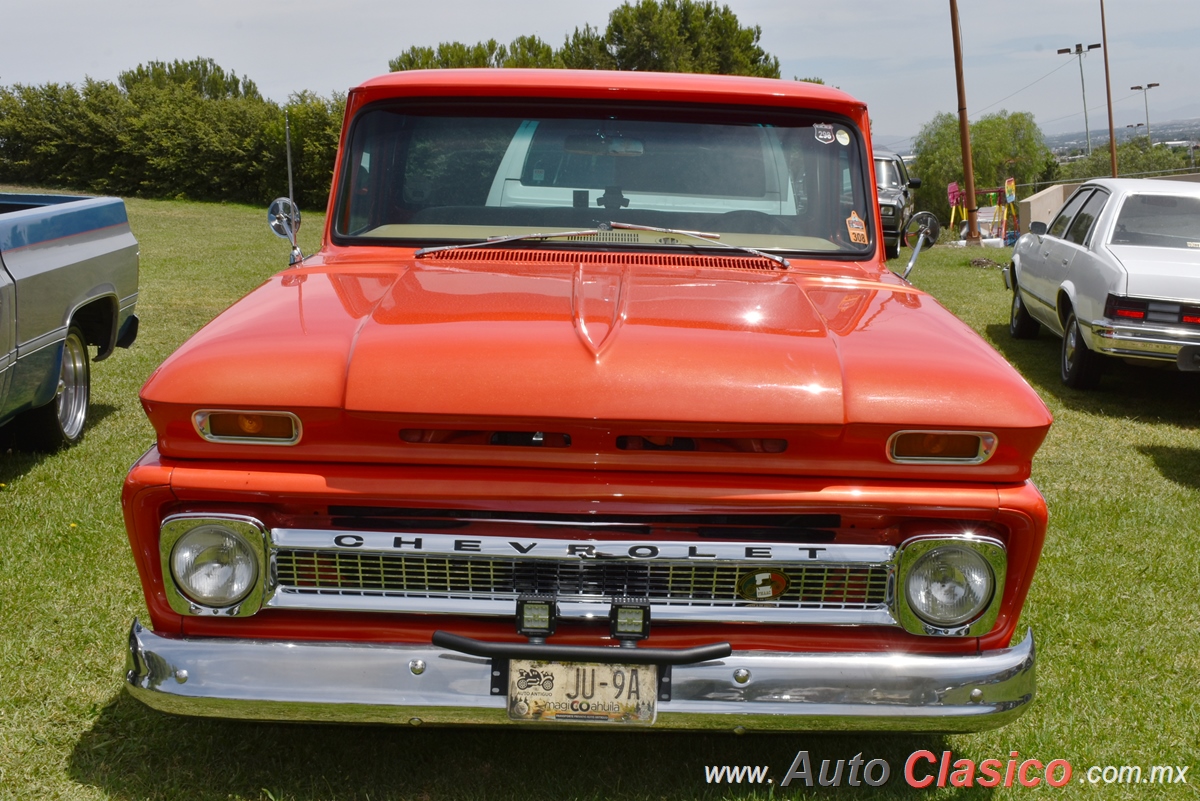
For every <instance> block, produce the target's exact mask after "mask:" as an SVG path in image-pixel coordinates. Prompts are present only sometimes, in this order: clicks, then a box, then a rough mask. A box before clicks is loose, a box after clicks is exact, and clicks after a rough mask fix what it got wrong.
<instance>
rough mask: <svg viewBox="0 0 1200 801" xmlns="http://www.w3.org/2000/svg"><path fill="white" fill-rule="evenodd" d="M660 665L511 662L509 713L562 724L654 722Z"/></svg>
mask: <svg viewBox="0 0 1200 801" xmlns="http://www.w3.org/2000/svg"><path fill="white" fill-rule="evenodd" d="M657 693H658V668H657V667H655V666H654V665H607V664H595V663H590V662H541V661H533V660H528V659H513V660H510V661H509V663H508V717H509V718H510V719H512V720H540V721H557V722H559V723H627V724H643V725H645V724H650V723H653V722H654V718H655V716H656V715H657V714H658V704H657V703H656V701H657V698H658V695H657Z"/></svg>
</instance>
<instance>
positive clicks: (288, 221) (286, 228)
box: [267, 197, 304, 266]
mask: <svg viewBox="0 0 1200 801" xmlns="http://www.w3.org/2000/svg"><path fill="white" fill-rule="evenodd" d="M267 224H268V225H269V226H271V231H272V232H273V233H274V234H275V236H277V237H279V238H280V239H286V240H288V241H289V242H291V243H292V254H291V257H290V259H289V260H288V266H292V265H295V264H299V263H300V262H301V261H302V260H303V259H304V254H303V253H301V252H300V246H299V245H297V244H296V232H297V231H299V230H300V209H298V208H296V204H295V203H293V202H292V199H291V198H287V197H277V198H275V199H274V200H273V201H271V206H270V207H269V208H268V209H267Z"/></svg>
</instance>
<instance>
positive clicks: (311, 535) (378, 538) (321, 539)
mask: <svg viewBox="0 0 1200 801" xmlns="http://www.w3.org/2000/svg"><path fill="white" fill-rule="evenodd" d="M271 539H272V541H273V542H274V544H275V545H276V546H279V547H287V548H330V547H333V548H337V549H347V550H351V549H353V550H363V551H373V552H374V551H378V552H384V553H421V554H456V555H469V554H480V555H487V556H525V557H533V558H559V559H562V558H578V559H670V560H677V559H686V560H736V561H761V560H768V561H775V560H780V561H818V562H858V563H861V562H887V561H888V560H890V559H891V557H892V554H894V553H895V550H896V549H895V548H894V547H892V546H879V545H835V544H832V543H829V544H812V543H791V542H713V543H705V544H702V545H695V544H692V543H688V542H671V541H663V540H655V541H651V542H647V541H646V540H592V539H588V540H563V539H551V540H545V539H542V540H534V539H520V538H517V539H513V538H510V537H462V536H447V535H445V534H427V533H423V532H422V533H404V534H397V533H395V532H388V533H381V532H360V531H355V532H340V533H332V532H328V531H310V530H300V529H275V530H273V531H272V532H271Z"/></svg>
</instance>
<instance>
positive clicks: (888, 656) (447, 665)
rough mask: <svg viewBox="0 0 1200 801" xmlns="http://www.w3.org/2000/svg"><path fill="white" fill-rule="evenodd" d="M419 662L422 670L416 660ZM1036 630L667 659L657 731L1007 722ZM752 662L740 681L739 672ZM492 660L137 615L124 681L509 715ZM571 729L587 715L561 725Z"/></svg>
mask: <svg viewBox="0 0 1200 801" xmlns="http://www.w3.org/2000/svg"><path fill="white" fill-rule="evenodd" d="M418 663H419V664H420V669H419V670H418V669H416V668H415V667H414V666H415V665H418ZM1035 663H1036V650H1035V646H1034V640H1033V632H1032V631H1029V632H1027V634H1026V636H1025V639H1024V640H1023V641H1022V642H1021V643H1019V644H1018V645H1016V646H1013V647H1010V648H1005V649H1000V650H996V651H987V652H984V653H979V654H976V653H972V654H967V655H954V656H928V655H913V654H898V653H894V652H888V653H774V652H761V651H737V652H734V653H733V654H732V655H731V656H729V657H727V658H725V659H716V660H712V661H709V662H703V663H700V664H696V665H681V666H677V667H674V668H672V674H671V685H672V697H671V700H670V701H662V702H660V703H659V708H658V709H659V711H658V722H657V723H656V724H655V726H656V728H664V729H712V730H725V731H729V730H742V729H745V730H763V731H823V730H825V731H829V730H839V731H842V730H873V731H906V732H910V731H943V732H966V731H981V730H984V729H989V728H995V727H997V726H1002V725H1004V724H1006V723H1008V722H1010V721H1012V720H1013V719H1014V718H1016V717H1018V716H1019V715H1021V713H1022V712H1024V711H1025V710H1026V709H1027V708H1028V707H1029V704H1030V702H1031V701H1032V700H1033V698H1034V693H1035V683H1036V682H1035ZM740 671H748V673H749V679H748V680H747V681H745V682H744V683H740V682H738V681H736V680H735V678H734V676H735V672H736V673H737V674H738V675H739V676H742V677H743V678H745V674H743V673H741V672H740ZM491 678H492V677H491V661H490V660H488V659H486V658H482V657H473V656H468V655H464V654H459V653H455V652H453V651H447V650H443V649H441V648H435V647H433V646H432V645H355V644H348V643H309V642H288V641H262V640H258V641H255V640H222V639H216V638H211V637H210V638H202V639H195V640H190V639H182V638H167V637H162V636H159V635H157V634H155V633H154V632H151V631H149V630H147V629H144V628H142V626H141V625H140V624H139V623H138V622H137V621H136V620H135V621H134V623H133V626H132V628H131V630H130V633H129V652H128V659H127V663H126V674H125V681H126V689H127V690H128V691H129V693H130V694H131V695H133V696H134V697H135V698H137V699H138V700H140V701H142V702H143V703H145V704H146V705H148V706H150V707H153V708H154V709H158V710H161V711H164V712H170V713H174V714H181V715H199V716H206V717H223V718H238V719H246V720H308V721H321V722H347V723H351V722H352V723H393V724H396V723H400V724H410V725H418V724H434V725H454V724H460V725H461V724H466V725H483V724H494V725H510V726H511V725H525V726H530V727H532V729H534V730H536V729H537V728H539V727H542V728H546V727H548V726H550V724H539V723H524V724H515V723H514V722H513V721H510V720H509V719H508V715H507V713H506V709H505V699H504V698H503V697H502V696H497V695H494V694H493V693H492V692H491ZM555 725H558V726H559V727H565V728H575V729H576V730H579V727H580V726H586V725H587V724H574V725H572V724H555Z"/></svg>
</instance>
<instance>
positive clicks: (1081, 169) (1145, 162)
mask: <svg viewBox="0 0 1200 801" xmlns="http://www.w3.org/2000/svg"><path fill="white" fill-rule="evenodd" d="M1187 166H1188V159H1187V154H1186V153H1184V152H1182V151H1175V150H1172V149H1171V148H1169V147H1165V146H1162V145H1158V146H1154V147H1151V145H1150V142H1149V141H1148V140H1147V138H1146V137H1144V136H1139V137H1137V138H1135V139H1133V140H1131V141H1129V142H1118V143H1117V172H1118V174H1120V175H1121V176H1122V177H1125V176H1136V177H1141V176H1147V174H1149V176H1153V175H1154V174H1156V173H1157V174H1161V173H1165V172H1168V171H1170V170H1178V169H1182V168H1184V167H1187ZM1111 175H1112V156H1111V155H1110V154H1109V150H1108V141H1107V140H1105V141H1104V143H1103V144H1097V145H1096V146H1095V148H1093V149H1092V155H1090V156H1088V157H1087V158H1083V159H1079V160H1078V161H1070V162H1067V163H1066V164H1061V165H1059V168H1058V177H1060V178H1062V179H1065V180H1071V181H1086V180H1087V179H1088V178H1103V177H1108V176H1111Z"/></svg>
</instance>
